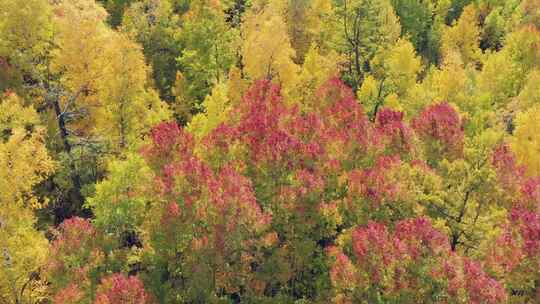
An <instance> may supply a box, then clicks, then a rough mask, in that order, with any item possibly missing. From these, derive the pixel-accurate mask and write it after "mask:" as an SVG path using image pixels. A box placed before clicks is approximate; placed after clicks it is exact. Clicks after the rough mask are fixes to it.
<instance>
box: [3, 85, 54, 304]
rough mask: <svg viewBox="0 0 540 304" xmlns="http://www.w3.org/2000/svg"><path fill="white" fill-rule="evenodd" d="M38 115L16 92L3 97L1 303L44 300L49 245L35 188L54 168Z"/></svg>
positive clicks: (38, 301) (40, 203)
mask: <svg viewBox="0 0 540 304" xmlns="http://www.w3.org/2000/svg"><path fill="white" fill-rule="evenodd" d="M43 135H44V129H43V128H42V127H41V126H40V125H39V118H38V115H37V113H36V112H35V111H34V109H33V108H31V107H25V106H24V105H23V102H22V100H21V99H19V98H18V97H17V96H15V95H14V94H12V93H8V94H5V95H4V96H1V97H0V168H2V170H0V302H2V303H40V301H41V300H42V299H43V297H44V296H45V293H46V286H45V284H44V282H42V281H40V276H39V272H40V267H41V266H42V265H43V263H44V261H45V258H46V257H47V248H48V243H47V240H46V239H45V237H44V235H43V233H42V232H39V231H37V230H36V229H35V227H34V225H35V222H36V218H35V216H34V213H33V210H34V209H36V208H39V207H40V206H41V205H42V203H43V202H41V201H40V200H39V199H38V198H37V197H36V196H35V195H34V194H33V192H32V188H33V187H34V186H35V185H36V184H38V183H39V182H41V181H42V180H44V179H45V178H46V177H47V175H49V174H51V173H52V171H53V170H54V162H53V161H52V159H51V158H50V157H49V156H48V154H47V149H46V148H45V143H44V141H43Z"/></svg>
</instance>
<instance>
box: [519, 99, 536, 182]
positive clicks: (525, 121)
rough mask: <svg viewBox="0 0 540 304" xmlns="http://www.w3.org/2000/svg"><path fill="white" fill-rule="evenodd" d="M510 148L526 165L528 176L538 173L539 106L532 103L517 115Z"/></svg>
mask: <svg viewBox="0 0 540 304" xmlns="http://www.w3.org/2000/svg"><path fill="white" fill-rule="evenodd" d="M515 125H516V129H515V131H514V136H513V138H512V150H513V151H514V153H515V154H516V156H517V159H518V161H519V162H520V163H521V164H523V165H525V166H526V167H527V173H528V174H529V175H530V176H539V175H540V134H539V133H538V129H539V128H540V106H539V105H538V104H537V105H534V106H533V107H531V108H530V109H528V110H527V111H525V112H521V113H519V114H518V115H517V117H516V120H515Z"/></svg>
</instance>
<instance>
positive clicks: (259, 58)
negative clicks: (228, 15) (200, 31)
mask: <svg viewBox="0 0 540 304" xmlns="http://www.w3.org/2000/svg"><path fill="white" fill-rule="evenodd" d="M285 8H286V1H283V0H270V1H268V2H267V3H266V2H265V1H257V2H256V3H254V4H253V6H252V7H251V9H250V10H249V11H248V12H246V16H245V21H244V24H243V26H242V39H243V45H242V60H243V64H244V72H245V75H246V76H247V77H248V78H249V79H251V80H257V79H262V78H265V79H272V81H274V82H276V83H278V84H281V85H282V86H283V87H284V88H292V87H294V86H295V84H296V82H297V75H298V72H299V67H298V66H297V65H296V64H295V63H294V61H293V59H294V58H295V55H296V54H295V51H294V49H293V48H292V46H291V41H290V38H289V35H288V29H287V24H286V23H285V20H284V17H283V15H284V10H285Z"/></svg>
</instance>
